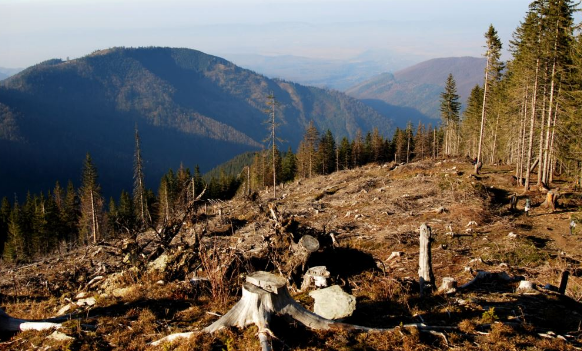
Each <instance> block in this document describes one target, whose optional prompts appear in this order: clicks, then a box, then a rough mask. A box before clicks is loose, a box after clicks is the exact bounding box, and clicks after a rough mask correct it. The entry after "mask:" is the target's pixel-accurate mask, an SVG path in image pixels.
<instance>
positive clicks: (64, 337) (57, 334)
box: [47, 330, 75, 341]
mask: <svg viewBox="0 0 582 351" xmlns="http://www.w3.org/2000/svg"><path fill="white" fill-rule="evenodd" d="M47 338H49V339H51V340H55V341H73V340H75V338H73V337H72V336H68V335H67V334H65V333H61V332H60V331H57V330H55V331H54V332H53V333H52V334H51V335H49V336H48V337H47Z"/></svg>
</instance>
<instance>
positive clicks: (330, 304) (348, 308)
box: [309, 285, 356, 319]
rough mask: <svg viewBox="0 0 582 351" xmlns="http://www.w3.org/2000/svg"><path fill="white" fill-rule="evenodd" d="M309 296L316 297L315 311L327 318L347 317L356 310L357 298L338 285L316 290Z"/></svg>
mask: <svg viewBox="0 0 582 351" xmlns="http://www.w3.org/2000/svg"><path fill="white" fill-rule="evenodd" d="M309 296H311V297H313V299H315V304H314V306H313V312H315V313H316V314H318V315H320V316H322V317H324V318H327V319H340V318H346V317H349V316H351V315H352V313H354V311H355V310H356V298H355V297H353V296H352V295H350V294H347V293H346V292H344V291H343V290H342V288H340V287H339V286H338V285H333V286H330V287H329V288H325V289H320V290H314V291H312V292H310V293H309Z"/></svg>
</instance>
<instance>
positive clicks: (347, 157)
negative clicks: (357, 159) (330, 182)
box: [338, 137, 352, 169]
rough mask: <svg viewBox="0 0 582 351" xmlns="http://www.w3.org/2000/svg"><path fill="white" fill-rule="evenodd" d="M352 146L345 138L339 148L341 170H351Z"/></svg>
mask: <svg viewBox="0 0 582 351" xmlns="http://www.w3.org/2000/svg"><path fill="white" fill-rule="evenodd" d="M351 159H352V145H351V144H350V141H349V140H348V138H347V137H343V138H342V140H341V142H340V145H339V147H338V160H339V165H340V169H349V168H351Z"/></svg>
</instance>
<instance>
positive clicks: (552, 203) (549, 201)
mask: <svg viewBox="0 0 582 351" xmlns="http://www.w3.org/2000/svg"><path fill="white" fill-rule="evenodd" d="M559 196H560V193H559V192H558V189H554V190H550V191H548V193H547V194H546V200H545V201H544V202H543V203H542V206H543V207H546V208H549V209H550V211H552V212H554V211H555V210H556V202H557V200H558V197H559Z"/></svg>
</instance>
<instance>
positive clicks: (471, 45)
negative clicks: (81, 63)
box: [0, 0, 530, 68]
mask: <svg viewBox="0 0 582 351" xmlns="http://www.w3.org/2000/svg"><path fill="white" fill-rule="evenodd" d="M529 3H530V0H415V1H403V0H238V1H235V0H164V1H153V0H0V67H8V68H16V67H20V68H24V67H28V66H30V65H33V64H36V63H39V62H42V61H45V60H48V59H52V58H61V59H66V58H70V59H73V58H78V57H82V56H84V55H87V54H90V53H91V52H93V51H95V50H100V49H106V48H110V47H114V46H126V47H139V46H170V47H186V48H192V49H197V50H200V51H203V52H206V53H208V54H212V55H217V56H223V57H224V56H228V55H233V54H259V55H268V56H278V55H294V56H303V57H309V58H318V59H326V60H359V59H375V60H390V59H394V60H396V61H397V60H400V61H402V60H409V61H411V62H413V61H414V62H419V61H421V60H425V59H430V58H437V57H451V56H481V55H482V54H483V45H484V39H483V35H484V33H485V32H486V30H487V28H488V27H489V24H493V25H494V26H495V28H496V29H497V31H498V32H499V36H500V38H501V40H502V41H503V43H504V46H505V47H507V43H508V41H509V40H510V38H511V33H512V32H513V31H514V30H515V28H516V27H517V26H519V22H520V21H521V20H522V19H523V18H524V16H525V13H526V11H527V8H528V4H529Z"/></svg>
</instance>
